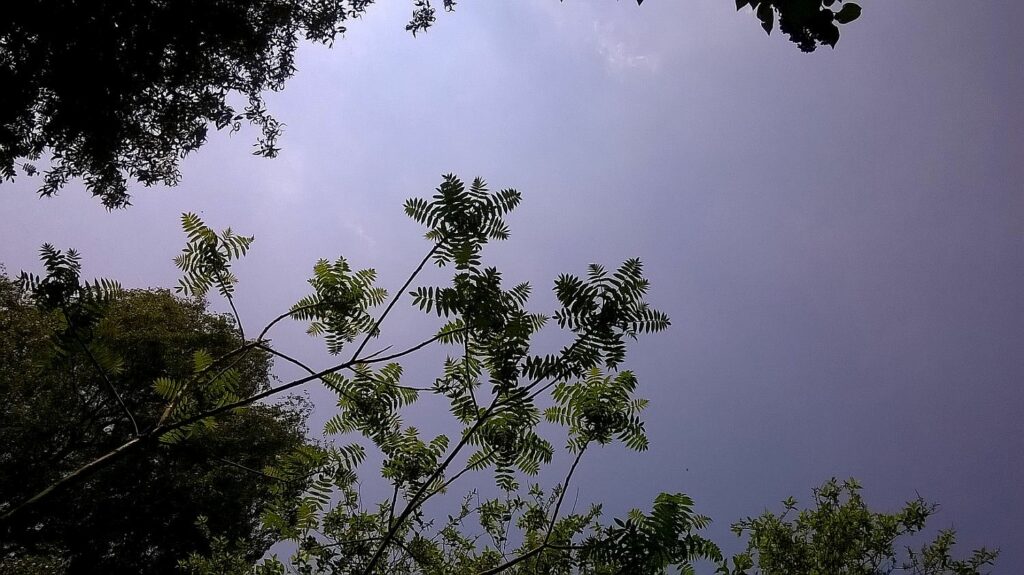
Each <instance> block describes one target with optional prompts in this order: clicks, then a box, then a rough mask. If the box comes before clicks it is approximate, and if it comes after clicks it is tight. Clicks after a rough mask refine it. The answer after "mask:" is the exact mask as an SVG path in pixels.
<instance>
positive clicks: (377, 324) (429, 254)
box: [351, 242, 441, 362]
mask: <svg viewBox="0 0 1024 575" xmlns="http://www.w3.org/2000/svg"><path fill="white" fill-rule="evenodd" d="M440 248H441V242H438V243H436V244H434V247H432V248H430V251H429V252H427V255H426V256H424V258H423V261H421V262H420V265H418V266H416V269H414V270H413V271H412V273H411V274H409V279H407V280H405V283H404V284H402V287H401V288H399V290H398V291H397V292H395V295H394V297H392V298H391V302H389V303H388V307H386V308H384V313H382V314H380V317H379V318H377V321H375V322H373V327H371V328H370V329H369V330H367V332H366V337H364V338H363V341H362V343H360V344H359V347H358V348H356V352H355V353H353V354H352V360H351V361H353V362H354V361H355V359H356V358H357V357H359V354H361V353H363V348H365V347H366V344H367V343H369V342H370V338H371V337H373V335H374V334H375V333H377V330H379V329H380V325H381V324H382V323H384V318H386V317H387V316H388V314H389V313H390V312H391V309H392V308H394V307H395V304H396V303H398V300H399V299H401V297H402V296H403V295H405V290H407V289H409V284H411V283H412V281H413V280H414V279H416V276H417V275H419V273H420V271H421V270H422V269H423V266H425V265H427V262H428V261H430V258H431V257H433V256H434V254H435V253H437V250H438V249H440Z"/></svg>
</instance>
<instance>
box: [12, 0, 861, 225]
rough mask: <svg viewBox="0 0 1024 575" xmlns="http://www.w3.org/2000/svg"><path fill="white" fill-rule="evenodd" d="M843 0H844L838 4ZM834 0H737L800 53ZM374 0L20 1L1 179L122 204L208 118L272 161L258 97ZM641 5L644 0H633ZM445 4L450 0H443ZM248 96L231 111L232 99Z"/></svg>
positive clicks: (834, 33)
mask: <svg viewBox="0 0 1024 575" xmlns="http://www.w3.org/2000/svg"><path fill="white" fill-rule="evenodd" d="M839 1H840V2H842V1H843V0H839ZM834 2H835V0H737V2H736V5H737V8H738V9H740V8H743V7H745V6H748V5H749V6H750V7H751V8H752V9H753V10H754V11H755V14H756V15H757V17H758V19H759V20H760V22H761V25H762V26H763V27H764V28H765V30H766V31H768V32H769V33H770V32H771V30H772V28H773V26H774V22H775V17H776V14H777V15H778V22H779V29H780V30H781V31H782V32H783V33H785V34H787V35H789V37H790V39H791V40H792V41H793V42H795V43H796V44H797V45H798V46H799V47H800V49H801V50H804V51H813V50H814V49H815V47H816V46H818V45H826V44H827V45H830V46H833V47H834V46H835V44H836V42H837V41H838V40H839V28H838V27H837V24H845V23H847V22H850V21H852V20H854V19H855V18H856V17H857V16H859V14H860V7H859V6H857V5H856V4H853V3H852V2H847V3H846V4H845V5H843V7H842V9H840V10H838V11H833V10H832V8H831V7H832V6H833V4H834ZM371 3H372V0H250V1H245V2H242V1H240V0H188V1H186V0H178V1H175V2H162V1H157V0H91V1H89V2H57V1H54V0H26V1H22V2H15V3H11V5H10V6H6V7H5V13H4V18H3V19H0V85H2V86H4V89H3V90H2V91H0V177H2V178H4V179H13V178H14V177H15V176H16V175H17V173H18V169H17V168H18V167H19V166H20V167H21V168H22V170H21V171H22V172H24V173H26V174H34V173H36V171H37V168H36V166H35V164H33V163H32V162H37V161H39V160H40V159H41V158H42V157H43V156H44V155H48V156H49V157H48V162H49V167H47V168H45V169H44V170H43V184H42V186H41V187H40V189H39V193H40V194H41V195H44V196H49V195H52V194H54V193H56V192H57V191H58V190H60V189H61V188H62V187H63V186H64V185H65V184H66V183H67V182H68V181H69V180H70V179H72V178H83V179H84V181H85V184H86V187H87V188H88V190H89V191H90V192H91V193H92V194H93V195H95V196H97V197H99V198H100V200H101V201H102V202H103V204H104V205H105V206H107V207H108V208H117V207H124V206H126V205H128V204H129V201H130V196H129V193H128V182H129V181H130V180H132V181H136V182H139V183H141V184H143V185H147V186H149V185H153V184H165V185H175V184H176V183H177V182H178V181H179V180H180V178H181V174H180V172H179V163H180V161H181V160H182V159H183V158H184V157H185V156H187V155H188V154H190V153H192V152H194V151H195V150H197V149H198V148H200V147H201V146H202V145H203V144H204V143H205V142H206V138H207V133H208V130H209V127H210V126H211V125H212V126H214V127H215V128H216V129H218V130H221V129H228V130H232V131H234V130H238V129H239V128H240V127H241V122H243V121H248V122H250V123H252V124H254V125H255V126H257V127H258V128H259V129H260V131H261V134H262V135H261V136H260V137H259V139H258V141H257V142H256V144H255V151H254V153H255V154H257V155H261V156H267V157H273V156H274V155H276V153H277V151H278V147H277V139H278V137H279V136H280V135H281V131H282V125H281V123H280V122H278V121H277V120H275V119H274V118H273V116H271V115H270V114H269V113H268V111H267V109H266V106H265V104H264V101H263V93H264V92H266V91H268V90H270V91H276V90H279V89H281V88H282V87H283V86H284V83H285V81H286V80H287V79H288V78H289V77H291V75H292V74H293V73H294V72H295V66H294V54H295V49H296V47H297V45H298V43H299V41H300V39H305V40H308V41H313V42H319V43H324V44H331V43H332V42H333V41H334V40H335V38H336V37H337V36H338V34H342V33H344V32H345V27H346V26H347V24H348V23H349V21H350V20H352V19H354V18H358V17H359V16H360V15H362V14H363V13H364V12H365V11H366V10H367V9H368V7H369V5H370V4H371ZM637 3H638V4H640V3H642V0H637ZM442 5H443V7H444V9H446V10H452V9H454V7H455V2H454V0H442ZM434 20H435V8H434V6H433V5H432V4H431V2H430V0H414V2H413V15H412V19H411V20H410V22H409V24H408V25H407V26H406V29H407V30H409V31H411V32H412V33H413V34H416V33H417V32H419V31H422V30H426V29H427V28H429V27H430V25H431V24H432V23H433V22H434ZM235 96H240V97H241V98H243V99H245V100H246V101H247V102H248V104H247V105H246V106H245V107H244V109H242V110H238V109H236V108H235V106H233V105H232V104H229V101H230V100H232V98H233V97H235Z"/></svg>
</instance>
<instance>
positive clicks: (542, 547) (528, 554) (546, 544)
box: [477, 446, 586, 575]
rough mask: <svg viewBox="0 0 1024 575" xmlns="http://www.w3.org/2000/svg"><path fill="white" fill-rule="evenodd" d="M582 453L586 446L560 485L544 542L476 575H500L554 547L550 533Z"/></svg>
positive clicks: (577, 455)
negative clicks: (496, 574)
mask: <svg viewBox="0 0 1024 575" xmlns="http://www.w3.org/2000/svg"><path fill="white" fill-rule="evenodd" d="M584 451H586V446H584V447H583V449H580V452H579V453H578V454H576V459H575V461H573V462H572V467H570V468H569V473H568V474H566V476H565V483H563V484H562V491H561V492H560V493H559V494H558V502H557V503H555V509H554V511H552V512H551V521H550V522H549V523H548V530H547V533H546V534H545V535H544V542H543V543H541V544H540V545H538V546H536V547H534V548H533V549H530V550H529V551H527V552H526V553H523V554H522V555H519V556H518V557H515V558H514V559H511V560H509V561H506V562H505V563H502V564H501V565H498V566H497V567H492V568H490V569H487V570H486V571H481V572H480V573H478V574H477V575H494V574H495V573H501V572H502V571H504V570H506V569H508V568H510V567H513V566H515V565H517V564H519V563H522V562H523V561H526V560H527V559H530V558H532V557H534V556H536V555H539V554H540V553H541V552H543V551H544V550H545V549H548V548H554V546H553V545H551V544H550V543H549V542H550V541H551V533H552V531H554V529H555V522H556V521H557V520H558V510H559V509H561V507H562V502H563V501H564V500H565V493H566V492H567V491H568V490H569V481H570V480H572V474H573V473H574V472H575V471H576V466H577V465H579V463H580V458H581V457H583V452H584Z"/></svg>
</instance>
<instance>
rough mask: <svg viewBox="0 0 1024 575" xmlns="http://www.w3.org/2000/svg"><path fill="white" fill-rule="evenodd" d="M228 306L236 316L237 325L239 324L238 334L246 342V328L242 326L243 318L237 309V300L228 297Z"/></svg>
mask: <svg viewBox="0 0 1024 575" xmlns="http://www.w3.org/2000/svg"><path fill="white" fill-rule="evenodd" d="M227 300H228V305H229V306H231V313H233V314H234V315H235V323H236V324H238V333H239V335H241V336H242V341H245V328H244V327H243V326H242V318H241V317H240V316H239V315H238V310H237V309H235V298H233V297H231V296H228V297H227Z"/></svg>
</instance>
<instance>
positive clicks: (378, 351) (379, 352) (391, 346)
mask: <svg viewBox="0 0 1024 575" xmlns="http://www.w3.org/2000/svg"><path fill="white" fill-rule="evenodd" d="M393 347H395V346H393V345H389V346H387V347H385V348H383V349H379V350H377V351H375V352H373V353H371V354H370V355H368V356H366V359H373V358H375V357H377V356H378V355H380V354H382V353H384V352H385V351H387V350H389V349H391V348H393Z"/></svg>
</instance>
